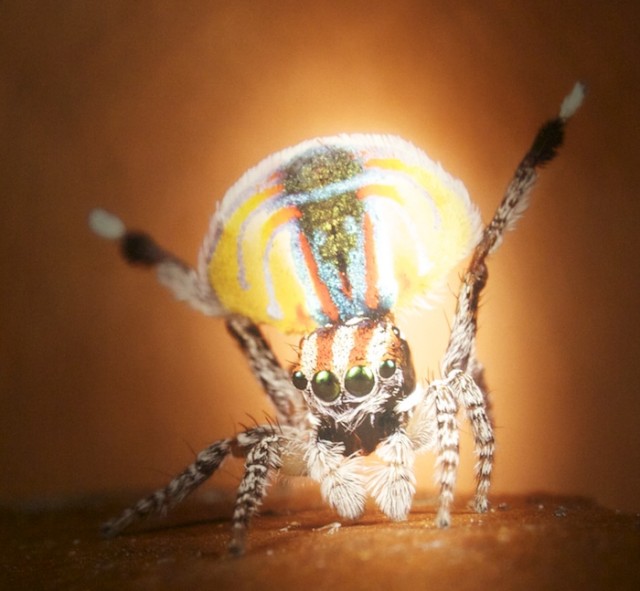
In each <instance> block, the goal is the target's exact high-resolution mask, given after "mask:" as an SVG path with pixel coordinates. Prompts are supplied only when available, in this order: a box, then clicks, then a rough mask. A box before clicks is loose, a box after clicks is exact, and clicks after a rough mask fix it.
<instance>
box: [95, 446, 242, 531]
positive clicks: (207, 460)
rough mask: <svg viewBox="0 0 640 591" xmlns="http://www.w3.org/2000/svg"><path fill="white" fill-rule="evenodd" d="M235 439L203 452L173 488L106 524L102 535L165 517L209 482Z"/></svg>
mask: <svg viewBox="0 0 640 591" xmlns="http://www.w3.org/2000/svg"><path fill="white" fill-rule="evenodd" d="M231 443H232V440H231V439H221V440H220V441H216V442H215V443H212V444H211V445H210V446H209V447H207V448H205V449H203V450H202V451H201V452H200V453H199V454H198V455H197V457H196V461H195V462H193V464H191V465H189V466H188V467H187V468H185V470H184V471H183V472H181V473H180V474H178V476H176V477H175V478H173V479H172V480H171V482H169V484H168V485H167V486H166V487H164V488H162V489H159V490H157V491H156V492H154V493H153V494H151V495H149V496H148V497H145V498H144V499H141V500H139V501H138V502H137V503H136V504H135V505H133V506H131V507H129V508H128V509H125V510H124V511H123V512H122V514H121V515H120V516H119V517H116V518H115V519H112V520H111V521H108V522H107V523H105V524H104V525H103V526H102V528H101V531H102V534H103V535H105V536H108V537H111V536H115V535H117V534H119V533H120V532H121V531H123V530H124V529H125V528H127V527H129V526H130V525H131V524H132V523H135V522H136V521H138V520H140V519H142V518H144V517H148V516H149V515H151V514H153V513H164V512H166V511H167V510H168V509H169V508H170V507H173V506H174V505H177V504H178V503H180V502H181V501H182V500H183V499H184V498H185V497H186V496H187V495H189V494H190V493H192V492H193V491H194V490H195V489H196V488H198V486H200V485H201V484H202V483H203V482H204V481H205V480H207V479H208V478H209V477H210V476H211V475H212V474H213V473H214V472H215V471H216V470H217V469H218V468H219V467H220V465H221V464H222V462H223V461H224V459H225V458H226V457H227V456H228V455H229V453H230V452H231Z"/></svg>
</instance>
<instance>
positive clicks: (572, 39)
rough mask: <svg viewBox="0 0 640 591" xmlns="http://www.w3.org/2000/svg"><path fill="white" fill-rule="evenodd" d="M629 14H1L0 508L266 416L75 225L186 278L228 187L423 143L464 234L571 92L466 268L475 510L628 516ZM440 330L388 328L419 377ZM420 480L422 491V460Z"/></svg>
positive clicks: (166, 458) (101, 488)
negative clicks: (499, 240) (473, 304)
mask: <svg viewBox="0 0 640 591" xmlns="http://www.w3.org/2000/svg"><path fill="white" fill-rule="evenodd" d="M637 12H638V9H637V3H636V2H610V3H606V4H605V3H584V2H578V1H565V2H562V3H559V2H551V1H542V2H539V1H533V0H530V1H523V2H513V3H511V2H504V1H497V0H496V1H493V2H477V3H474V2H444V1H442V2H426V1H424V0H414V1H411V0H394V2H392V3H391V2H390V3H381V2H380V3H377V2H371V1H362V2H360V1H355V0H354V1H345V0H342V1H329V0H323V1H322V2H304V1H300V0H298V1H289V0H287V1H283V0H280V1H279V2H266V1H255V0H252V1H239V0H233V1H229V2H211V1H210V0H207V1H204V0H202V1H200V2H198V1H190V2H170V1H158V0H156V1H150V0H147V1H141V2H135V3H132V2H125V1H120V0H112V1H111V2H106V3H87V2H81V1H77V0H71V1H69V2H63V3H48V2H33V1H31V2H30V1H27V0H22V1H18V0H14V1H13V2H12V1H9V2H4V3H3V7H2V9H0V16H1V17H2V18H1V19H0V22H1V23H2V24H1V25H0V27H2V29H3V31H2V34H1V35H0V64H1V68H2V76H1V78H0V79H1V80H2V87H1V88H0V101H1V106H2V109H1V111H0V113H1V115H2V119H1V122H2V123H1V124H2V134H1V137H2V158H1V161H0V167H1V168H2V170H1V171H0V185H1V187H2V192H1V195H2V201H1V203H0V230H1V232H0V240H1V241H2V244H1V245H0V257H1V258H0V260H1V263H2V268H1V277H2V279H1V285H0V291H1V294H0V295H1V300H0V302H1V303H0V305H1V308H0V321H1V325H0V331H1V332H0V395H1V400H0V405H1V406H0V474H2V479H1V481H0V501H2V502H5V503H6V502H15V501H20V502H24V501H28V502H33V501H43V500H44V501H51V500H59V499H66V498H78V497H82V496H84V495H87V494H93V493H104V492H114V491H122V490H128V491H131V490H136V491H138V490H142V489H150V488H152V487H155V486H158V485H160V484H163V483H164V482H165V480H166V478H167V474H169V473H173V472H176V471H178V470H179V469H181V468H182V467H183V465H185V464H186V463H188V462H189V461H190V460H191V458H192V452H191V450H190V448H194V449H198V448H200V447H202V446H204V445H205V444H207V443H208V442H210V441H212V440H214V439H216V438H219V437H222V436H224V435H228V434H230V433H232V432H234V430H235V429H236V428H237V424H238V423H239V422H243V421H249V419H247V418H246V415H247V413H249V414H251V415H253V416H256V417H259V416H261V413H262V411H263V410H266V411H268V405H267V403H266V400H265V399H264V397H263V396H262V395H261V392H260V390H259V387H258V385H257V384H256V383H255V382H254V381H253V380H252V378H251V377H250V374H249V372H248V369H247V368H246V367H245V366H244V364H243V360H242V357H241V355H240V353H239V352H238V351H237V350H236V348H235V346H234V345H233V343H232V341H231V339H230V338H229V337H228V336H227V335H226V333H225V330H224V327H223V323H222V322H221V321H220V320H216V319H207V318H204V317H201V316H199V315H198V314H197V313H195V312H192V311H191V310H189V309H188V308H186V307H185V306H182V305H180V304H178V303H175V302H174V301H172V299H171V298H170V297H169V296H168V295H167V294H166V293H165V292H164V290H163V289H162V288H161V287H159V286H158V285H157V284H156V283H155V281H154V278H153V275H152V274H150V273H146V272H142V271H138V270H133V269H130V268H128V267H126V266H125V264H124V263H123V262H122V261H121V260H120V259H119V258H118V256H117V255H116V249H115V248H114V247H113V245H112V244H109V243H107V242H105V241H102V240H100V239H98V238H97V237H95V236H93V235H92V234H91V233H90V232H89V230H88V229H87V224H86V218H87V215H88V213H89V211H90V210H91V208H93V207H95V206H103V207H106V208H108V209H110V210H112V211H114V212H117V213H118V214H119V215H120V216H121V217H122V218H123V219H124V220H125V221H126V222H127V223H128V224H129V225H131V226H133V227H139V228H143V229H146V230H148V231H149V232H150V233H151V234H153V235H154V236H155V237H156V238H157V239H158V241H159V242H160V243H161V244H163V245H164V246H166V247H167V248H169V249H171V250H173V251H174V252H176V253H178V254H179V255H180V256H182V257H183V258H185V259H186V260H189V261H192V262H195V255H196V252H197V249H198V247H199V243H200V240H201V238H202V237H203V235H204V233H205V231H206V228H207V224H208V218H209V216H210V214H211V213H212V212H213V210H214V208H215V202H216V200H218V199H219V198H220V197H221V196H222V195H223V194H224V191H225V190H226V188H227V187H229V186H230V185H231V184H232V183H233V182H234V181H235V180H236V179H237V178H238V177H239V175H240V174H241V173H242V172H243V171H244V170H246V169H247V168H249V167H250V166H252V165H254V164H256V163H257V162H258V161H259V160H260V159H261V158H263V157H264V156H266V155H268V154H269V153H271V152H273V151H276V150H279V149H281V148H283V147H286V146H288V145H291V144H295V143H297V142H299V141H301V140H303V139H307V138H310V137H313V136H316V135H327V134H333V133H339V132H355V131H361V132H386V133H394V134H398V135H401V136H403V137H405V138H407V139H409V140H411V141H413V142H415V143H416V144H417V145H418V146H421V147H422V148H423V149H425V151H427V153H429V154H430V155H431V156H432V157H434V158H436V159H439V160H440V161H441V162H442V163H443V165H444V166H445V168H446V169H447V170H448V171H450V172H451V173H452V174H454V175H456V176H458V177H459V178H461V179H463V180H464V182H465V184H466V185H467V187H468V189H469V191H470V193H471V194H472V196H473V197H474V199H475V200H476V201H477V202H478V204H479V205H480V207H481V209H482V211H483V215H484V219H485V220H487V219H488V218H489V217H490V215H491V213H492V211H493V208H494V207H495V206H496V204H497V203H498V200H499V199H500V197H501V194H502V191H503V189H504V187H505V185H506V183H507V181H508V180H509V178H510V175H511V173H512V172H513V169H514V167H515V165H516V164H517V162H518V160H519V159H520V157H521V156H522V155H523V154H524V151H525V150H526V148H527V147H528V145H529V143H530V141H531V140H532V138H533V135H534V133H535V131H536V130H537V127H538V126H539V124H541V123H542V122H543V121H544V120H545V119H546V118H548V117H550V116H553V115H554V114H555V113H556V112H557V109H558V107H559V104H560V101H561V99H562V98H563V96H564V95H565V94H566V93H567V92H568V91H569V90H570V88H571V86H572V85H573V83H574V81H575V80H576V79H578V78H580V79H583V80H585V81H586V82H587V83H588V84H589V91H590V94H589V96H588V100H587V102H586V104H585V105H584V107H583V109H582V110H581V111H580V112H579V113H578V115H577V116H576V117H575V120H573V121H572V122H571V124H570V126H569V130H568V137H567V141H566V145H565V148H564V149H563V150H562V153H561V155H560V157H559V159H558V160H557V161H556V162H554V163H553V164H552V165H551V166H549V167H548V169H547V170H545V171H544V174H543V176H542V179H541V181H540V183H539V185H538V188H537V191H536V193H535V197H534V201H533V205H532V208H531V210H530V211H529V212H527V215H526V216H525V218H524V219H523V220H522V221H521V223H520V224H519V228H518V230H517V232H515V233H514V234H511V235H509V236H508V237H507V240H506V241H505V244H504V247H503V248H502V249H501V250H500V251H498V253H497V254H496V256H495V258H494V259H493V260H492V261H491V264H490V281H489V285H488V288H487V290H486V292H485V296H484V305H483V307H482V310H481V317H480V324H481V333H480V345H479V347H480V354H481V357H482V360H483V361H484V363H485V365H486V366H487V377H488V380H489V383H490V385H491V388H492V391H493V400H494V406H495V417H496V423H497V438H498V450H497V467H496V475H495V489H494V490H496V491H500V492H522V491H528V490H546V491H552V492H563V493H579V494H583V495H589V496H593V497H596V498H597V499H599V500H600V501H602V502H603V503H605V504H607V505H608V506H610V507H614V508H622V509H631V510H635V511H638V510H640V500H639V499H640V471H639V470H638V468H639V466H640V429H639V428H638V420H639V418H640V396H639V395H638V391H637V390H638V386H637V385H638V383H640V375H639V369H640V356H639V354H638V353H639V345H638V328H639V320H638V313H637V306H638V293H637V292H638V287H639V282H638V264H639V260H638V259H639V257H638V253H639V248H638V246H639V239H638V233H637V226H638V220H639V214H640V206H639V204H638V203H639V201H640V199H639V198H638V195H637V191H638V187H640V165H639V163H638V147H639V145H640V144H639V139H640V133H639V124H638V111H637V106H638V100H639V99H638V97H639V96H640V89H639V84H638V83H639V81H640V76H639V71H638V69H639V66H638V55H640V43H639V41H638V39H639V37H638V30H639V24H640V23H639V22H638V21H639V19H638V15H637ZM456 285H457V282H456V280H455V277H452V281H451V286H452V289H454V288H455V286H456ZM444 308H445V312H443V311H442V309H441V308H438V309H437V310H435V311H433V312H430V313H427V314H424V315H422V316H418V317H416V318H412V319H410V321H408V322H406V324H405V326H404V329H405V332H407V334H408V336H409V338H410V340H411V342H412V347H413V353H414V358H415V359H416V363H417V366H418V369H419V371H420V373H421V375H426V374H427V373H428V372H431V373H430V375H433V372H434V371H435V370H436V368H437V363H438V356H439V354H441V352H442V351H443V350H444V345H445V342H446V338H447V335H446V327H447V317H448V318H450V317H451V309H452V301H451V298H449V299H448V300H447V301H446V304H445V306H444ZM278 347H279V350H280V351H282V352H283V354H284V357H285V358H290V356H291V353H290V351H289V349H288V348H287V347H286V345H282V344H280V345H278ZM465 430H468V429H467V428H466V426H465ZM464 451H465V457H464V460H463V465H464V468H463V470H462V479H461V482H462V484H461V488H463V489H465V488H468V487H469V486H470V483H471V478H470V474H471V467H472V465H473V463H474V462H473V458H472V457H471V455H470V453H469V449H468V445H466V446H465V450H464ZM419 470H420V474H419V478H420V484H421V485H422V486H424V487H430V486H432V458H431V457H426V458H425V459H424V460H422V461H421V462H420V463H419ZM235 478H236V477H235V476H233V475H232V474H229V472H226V471H225V472H223V473H222V474H221V475H220V476H219V477H216V480H215V481H214V486H215V485H216V484H215V483H216V482H217V486H225V485H231V484H233V482H234V481H235Z"/></svg>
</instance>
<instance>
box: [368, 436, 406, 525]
mask: <svg viewBox="0 0 640 591" xmlns="http://www.w3.org/2000/svg"><path fill="white" fill-rule="evenodd" d="M376 454H377V455H378V457H379V458H380V459H381V460H382V461H383V462H384V465H383V466H381V467H379V468H377V469H376V470H375V473H374V475H373V477H372V478H371V480H370V481H369V487H370V490H371V494H372V495H373V498H374V499H375V501H376V504H377V505H378V507H380V510H381V511H382V512H383V513H384V514H385V515H386V516H387V517H389V518H390V519H393V520H394V521H403V520H405V519H406V518H407V515H409V511H410V510H411V503H412V501H413V495H414V494H415V492H416V486H415V483H416V478H415V474H414V472H413V464H414V459H415V452H414V446H413V442H412V441H411V439H410V438H409V436H408V435H407V433H406V432H405V431H404V430H402V429H400V430H398V431H396V432H395V433H392V434H391V435H389V436H388V437H387V438H386V439H385V440H384V441H383V442H382V443H381V444H380V445H379V446H378V448H377V449H376Z"/></svg>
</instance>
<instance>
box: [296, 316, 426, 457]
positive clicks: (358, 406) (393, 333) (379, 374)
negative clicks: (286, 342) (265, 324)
mask: <svg viewBox="0 0 640 591" xmlns="http://www.w3.org/2000/svg"><path fill="white" fill-rule="evenodd" d="M291 379H292V382H293V385H294V386H295V387H296V388H297V389H298V390H300V391H301V392H302V393H303V395H304V398H305V400H306V402H307V404H308V406H309V408H310V409H311V411H312V413H313V415H314V416H315V418H316V419H317V420H318V422H319V423H320V425H322V426H323V434H324V437H325V438H326V439H328V440H329V441H340V442H342V443H344V444H345V445H346V447H347V448H348V449H349V450H352V451H356V450H362V451H364V452H365V453H369V452H370V451H372V450H373V449H374V448H375V446H376V445H377V443H378V442H379V441H380V439H381V438H383V437H385V436H386V435H387V434H388V433H387V431H388V430H389V429H390V428H391V427H392V426H393V424H395V423H397V417H396V414H395V411H394V407H395V406H396V404H397V403H398V402H399V401H400V400H402V399H403V398H405V397H406V396H408V395H409V394H410V393H411V392H412V391H413V390H414V388H415V374H414V370H413V364H412V362H411V354H410V351H409V346H408V344H407V342H406V341H405V340H404V339H403V338H402V336H401V334H400V331H399V330H398V328H396V327H395V326H394V325H393V324H392V323H391V322H390V321H388V320H380V319H372V318H354V319H352V320H350V321H349V322H347V323H344V324H333V325H328V326H325V327H322V328H319V329H317V330H315V331H314V332H312V333H311V334H310V335H308V336H306V337H304V338H303V339H302V341H301V345H300V360H299V364H298V365H297V366H296V367H294V369H293V371H292V374H291Z"/></svg>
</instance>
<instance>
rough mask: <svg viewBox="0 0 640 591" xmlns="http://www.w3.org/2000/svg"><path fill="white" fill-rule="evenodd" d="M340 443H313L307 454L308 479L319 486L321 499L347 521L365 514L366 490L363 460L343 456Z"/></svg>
mask: <svg viewBox="0 0 640 591" xmlns="http://www.w3.org/2000/svg"><path fill="white" fill-rule="evenodd" d="M343 451H344V447H343V445H342V444H340V443H332V442H329V441H325V440H322V439H320V440H315V439H314V440H312V442H311V444H310V445H309V448H308V451H307V453H306V458H307V471H308V474H309V476H310V477H311V478H312V479H313V480H315V481H316V482H319V483H320V492H321V494H322V498H323V499H324V500H325V501H326V502H327V503H329V505H330V506H331V507H332V508H333V509H334V510H335V511H337V513H338V515H340V517H344V518H345V519H357V518H358V517H360V515H362V513H363V512H364V503H365V487H364V484H365V482H364V477H363V475H362V473H361V466H360V459H361V458H360V457H359V456H352V457H346V458H345V457H344V455H343Z"/></svg>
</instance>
